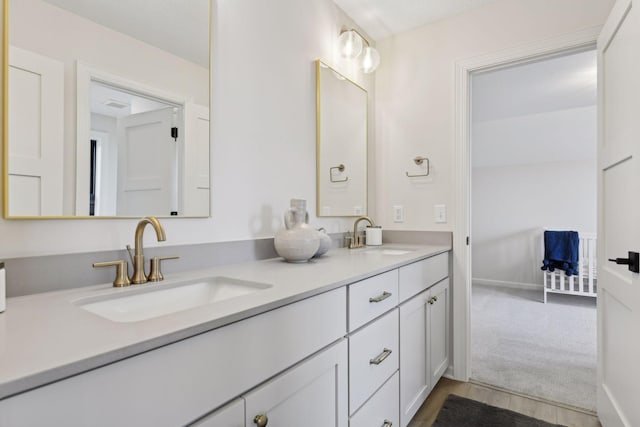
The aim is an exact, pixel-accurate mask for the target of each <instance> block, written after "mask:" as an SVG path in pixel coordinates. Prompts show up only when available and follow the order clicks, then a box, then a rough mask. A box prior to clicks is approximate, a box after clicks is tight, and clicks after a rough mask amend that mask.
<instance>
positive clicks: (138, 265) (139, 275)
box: [131, 216, 167, 284]
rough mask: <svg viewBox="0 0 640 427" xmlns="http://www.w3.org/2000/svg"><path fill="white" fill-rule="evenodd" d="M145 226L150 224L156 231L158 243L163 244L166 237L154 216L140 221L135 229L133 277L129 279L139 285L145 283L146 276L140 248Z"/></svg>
mask: <svg viewBox="0 0 640 427" xmlns="http://www.w3.org/2000/svg"><path fill="white" fill-rule="evenodd" d="M147 224H151V225H152V226H153V229H154V230H155V231H156V236H157V237H158V242H164V241H165V240H166V239H167V237H166V236H165V234H164V228H162V225H161V224H160V221H158V218H156V217H154V216H147V217H144V218H142V219H141V220H140V222H139V223H138V226H137V227H136V235H135V243H136V246H135V251H134V256H133V277H131V283H133V284H140V283H146V282H147V275H146V274H145V273H144V248H143V247H142V236H143V234H144V228H145V226H146V225H147Z"/></svg>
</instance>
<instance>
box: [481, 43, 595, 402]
mask: <svg viewBox="0 0 640 427" xmlns="http://www.w3.org/2000/svg"><path fill="white" fill-rule="evenodd" d="M596 87H597V59H596V53H595V50H594V49H588V50H579V51H570V52H564V53H562V54H554V55H552V56H548V57H543V58H538V59H536V60H535V61H532V62H527V63H525V64H514V65H509V66H501V67H500V68H497V69H496V68H493V69H489V70H482V71H480V72H477V73H472V74H471V131H470V140H471V174H470V177H471V181H470V182H471V191H470V193H471V203H470V205H471V230H472V239H471V240H472V242H473V246H472V247H471V278H472V295H471V379H472V380H476V381H479V382H482V383H487V384H490V385H493V386H497V387H500V388H504V389H508V390H511V391H515V392H518V393H523V394H526V395H531V396H534V397H538V398H542V399H547V400H551V401H554V402H560V403H564V404H567V405H571V406H576V407H580V408H583V409H587V410H595V408H596V406H595V404H596V402H595V400H596V398H595V397H596V304H595V299H594V298H585V297H583V296H569V295H557V294H553V295H552V296H550V297H549V302H548V303H544V302H543V301H544V299H543V288H542V283H543V272H542V271H541V270H540V267H541V265H542V258H543V254H544V247H543V232H544V230H545V229H553V230H576V231H579V232H580V233H581V234H584V235H592V234H594V233H595V231H596V210H597V208H596V194H597V174H596V167H597V164H596V144H597V129H596V128H597V125H596V124H597V105H596V104H597V90H596Z"/></svg>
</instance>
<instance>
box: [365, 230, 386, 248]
mask: <svg viewBox="0 0 640 427" xmlns="http://www.w3.org/2000/svg"><path fill="white" fill-rule="evenodd" d="M365 233H366V239H367V246H380V245H382V226H380V225H369V226H367V228H366V231H365Z"/></svg>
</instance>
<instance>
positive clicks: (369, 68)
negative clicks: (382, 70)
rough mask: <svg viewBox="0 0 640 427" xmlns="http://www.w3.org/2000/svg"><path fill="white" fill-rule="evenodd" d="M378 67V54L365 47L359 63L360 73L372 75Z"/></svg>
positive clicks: (372, 49)
mask: <svg viewBox="0 0 640 427" xmlns="http://www.w3.org/2000/svg"><path fill="white" fill-rule="evenodd" d="M378 65H380V54H379V53H378V51H377V50H375V49H374V48H372V47H371V46H367V47H365V48H364V51H363V52H362V61H361V62H360V67H361V68H362V71H364V72H365V73H367V74H368V73H373V72H374V71H375V70H376V68H378Z"/></svg>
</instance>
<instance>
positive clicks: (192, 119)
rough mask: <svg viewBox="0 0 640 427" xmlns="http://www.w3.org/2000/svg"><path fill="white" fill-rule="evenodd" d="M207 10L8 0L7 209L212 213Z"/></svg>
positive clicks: (27, 213) (184, 5)
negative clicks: (210, 204) (210, 201)
mask: <svg viewBox="0 0 640 427" xmlns="http://www.w3.org/2000/svg"><path fill="white" fill-rule="evenodd" d="M7 2H8V3H7ZM210 10H211V5H210V0H189V1H182V0H154V1H152V2H150V1H147V0H128V1H108V0H5V13H8V15H7V16H8V20H7V22H8V30H7V33H6V34H8V37H7V38H6V40H5V46H4V48H5V49H6V50H8V52H7V53H8V64H6V65H5V67H6V68H5V71H6V73H5V75H6V76H7V79H8V81H7V82H6V86H5V87H6V89H7V90H6V92H5V96H6V97H7V100H6V101H7V103H6V105H7V106H8V108H7V111H6V117H5V119H6V121H5V123H6V124H7V131H6V133H5V136H6V137H5V140H4V158H5V160H6V163H5V166H6V168H5V169H4V170H5V176H4V183H5V184H4V197H5V200H4V202H5V206H4V214H5V217H8V218H43V217H62V218H67V217H69V218H75V217H132V216H133V217H138V216H142V215H155V216H161V217H162V216H180V217H182V216H190V217H193V216H197V217H206V216H208V215H209V199H210V194H209V185H210V184H209V181H210V178H209V152H210V151H209V92H210V91H209V81H210V77H209V76H210V73H209V57H210V38H211V37H210V16H211V13H210Z"/></svg>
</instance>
